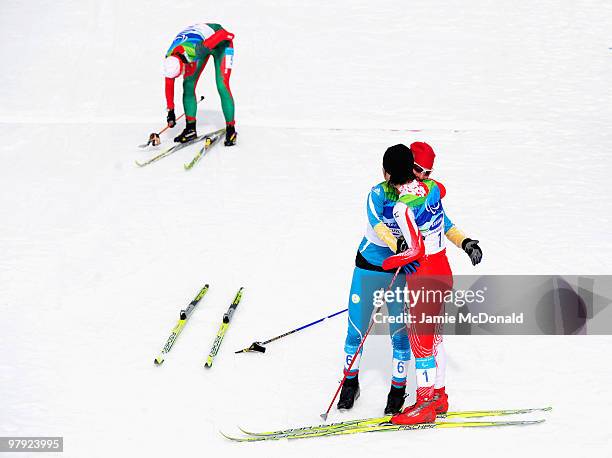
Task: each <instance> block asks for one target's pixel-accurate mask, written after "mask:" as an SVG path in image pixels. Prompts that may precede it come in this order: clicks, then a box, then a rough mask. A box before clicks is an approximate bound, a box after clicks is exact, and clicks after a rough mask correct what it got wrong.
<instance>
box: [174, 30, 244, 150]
mask: <svg viewBox="0 0 612 458" xmlns="http://www.w3.org/2000/svg"><path fill="white" fill-rule="evenodd" d="M233 40H234V34H233V33H230V32H228V31H227V30H225V29H224V28H223V27H222V26H221V25H219V24H204V23H199V24H195V25H192V26H190V27H187V28H186V29H185V30H183V31H182V32H180V33H179V34H178V35H177V36H176V38H175V39H174V41H173V42H172V44H171V45H170V48H169V49H168V52H167V53H166V60H165V61H164V76H165V81H166V83H165V92H166V106H167V110H168V113H167V118H166V120H167V122H168V126H169V127H174V126H175V125H176V115H175V114H174V81H175V80H176V78H178V77H180V76H182V77H183V109H184V111H185V120H186V126H185V129H184V130H183V132H182V133H181V134H180V135H178V136H177V137H176V138H175V139H174V141H175V142H178V143H185V142H188V141H190V140H193V139H195V138H196V137H197V132H196V114H197V99H196V95H195V88H196V85H197V84H198V79H199V77H200V74H201V73H202V71H203V70H204V67H205V66H206V63H207V62H208V59H209V58H210V56H213V59H214V61H215V79H216V83H217V91H218V92H219V96H220V97H221V107H222V109H223V115H224V117H225V122H226V133H225V145H226V146H231V145H234V144H235V143H236V135H237V134H236V128H235V121H234V99H233V97H232V92H231V90H230V86H229V80H230V75H231V73H232V64H233V59H234V44H233Z"/></svg>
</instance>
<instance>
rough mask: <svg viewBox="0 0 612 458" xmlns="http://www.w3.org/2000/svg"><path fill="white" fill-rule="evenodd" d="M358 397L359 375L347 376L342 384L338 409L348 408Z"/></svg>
mask: <svg viewBox="0 0 612 458" xmlns="http://www.w3.org/2000/svg"><path fill="white" fill-rule="evenodd" d="M358 397H359V376H356V377H353V378H347V379H346V380H345V381H344V385H342V391H341V392H340V400H339V401H338V409H341V410H344V409H346V410H348V409H352V408H353V404H355V400H356V399H357V398H358Z"/></svg>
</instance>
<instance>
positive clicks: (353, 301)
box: [344, 267, 377, 379]
mask: <svg viewBox="0 0 612 458" xmlns="http://www.w3.org/2000/svg"><path fill="white" fill-rule="evenodd" d="M375 274H376V273H375V272H370V271H367V270H364V269H360V268H359V267H355V269H354V270H353V279H352V281H351V291H350V294H349V301H348V329H347V332H346V340H345V342H344V373H345V375H346V378H347V379H352V378H355V377H357V375H358V374H359V364H360V361H361V353H362V352H363V348H362V349H361V352H360V353H359V354H358V355H355V353H356V352H357V349H358V348H359V345H361V339H363V335H364V334H365V333H366V331H367V329H368V325H369V322H370V321H369V320H370V315H371V314H372V310H373V308H374V305H373V303H372V296H371V294H372V293H373V292H374V290H375V289H376V288H375V285H371V283H374V282H376V280H375ZM376 283H377V282H376ZM368 293H369V294H368ZM353 355H355V362H354V363H353V364H352V366H351V362H352V361H353ZM349 366H351V369H350V371H349V370H348V368H349Z"/></svg>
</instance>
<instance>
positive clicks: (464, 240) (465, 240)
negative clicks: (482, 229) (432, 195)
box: [444, 212, 482, 266]
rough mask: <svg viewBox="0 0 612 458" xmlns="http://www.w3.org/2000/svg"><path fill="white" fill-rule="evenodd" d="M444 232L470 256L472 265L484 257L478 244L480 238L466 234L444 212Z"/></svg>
mask: <svg viewBox="0 0 612 458" xmlns="http://www.w3.org/2000/svg"><path fill="white" fill-rule="evenodd" d="M444 234H445V235H446V238H447V239H448V240H450V241H451V242H453V243H454V244H455V245H456V246H457V248H460V249H462V250H463V251H465V252H466V253H467V255H468V256H469V257H470V261H472V265H474V266H475V265H476V264H478V263H479V262H480V260H481V259H482V250H481V249H480V247H479V246H478V240H472V239H471V238H469V237H468V236H466V235H465V234H464V233H463V231H462V230H461V229H459V228H458V227H457V226H455V225H454V224H453V223H452V222H451V220H450V219H449V218H448V216H446V212H444Z"/></svg>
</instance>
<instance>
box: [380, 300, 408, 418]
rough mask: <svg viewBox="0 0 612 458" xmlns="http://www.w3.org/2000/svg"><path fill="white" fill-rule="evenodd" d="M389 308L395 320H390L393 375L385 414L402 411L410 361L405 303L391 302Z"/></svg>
mask: <svg viewBox="0 0 612 458" xmlns="http://www.w3.org/2000/svg"><path fill="white" fill-rule="evenodd" d="M387 309H388V311H389V316H390V317H391V316H392V317H394V320H390V321H393V322H391V323H389V334H390V335H391V345H392V346H393V375H392V377H391V389H390V391H389V395H388V396H387V406H386V407H385V415H391V414H396V413H398V412H400V411H401V409H402V406H403V404H404V397H405V395H406V377H407V372H408V362H409V361H410V341H409V339H408V332H407V326H406V323H404V322H403V320H402V318H403V315H404V303H403V302H402V301H395V302H389V303H387Z"/></svg>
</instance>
